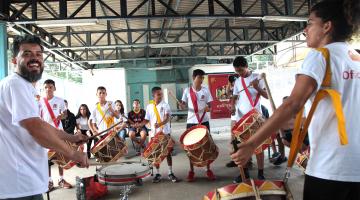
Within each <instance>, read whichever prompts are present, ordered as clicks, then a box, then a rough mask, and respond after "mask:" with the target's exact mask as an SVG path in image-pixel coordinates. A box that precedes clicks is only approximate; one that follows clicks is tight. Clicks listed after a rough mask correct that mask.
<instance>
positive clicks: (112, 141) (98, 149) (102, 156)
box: [91, 131, 127, 162]
mask: <svg viewBox="0 0 360 200" xmlns="http://www.w3.org/2000/svg"><path fill="white" fill-rule="evenodd" d="M91 153H92V154H94V156H95V157H96V158H97V159H98V161H99V162H114V161H116V160H118V159H119V158H120V157H121V156H123V155H125V154H127V146H126V144H125V143H124V142H123V141H122V140H121V139H120V138H119V137H118V136H117V134H116V132H114V131H111V132H109V133H108V134H106V135H105V136H104V137H103V138H101V140H99V141H98V142H97V143H96V144H95V145H94V147H93V148H91Z"/></svg>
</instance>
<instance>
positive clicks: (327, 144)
mask: <svg viewBox="0 0 360 200" xmlns="http://www.w3.org/2000/svg"><path fill="white" fill-rule="evenodd" d="M325 47H326V48H328V49H329V51H330V63H331V72H332V77H331V88H333V89H335V90H336V91H338V92H339V93H340V94H341V101H342V108H343V112H344V115H345V121H346V132H347V136H348V140H349V144H347V145H344V146H342V145H341V144H340V140H339V134H338V127H337V126H338V124H337V120H336V117H335V111H334V109H333V107H332V103H331V100H330V98H329V97H326V98H325V99H324V100H322V101H321V102H320V103H319V105H318V107H317V109H316V111H315V113H314V116H313V119H312V122H311V124H310V127H309V140H310V148H311V156H310V160H309V162H308V165H307V168H306V174H308V175H310V176H314V177H318V178H322V179H327V180H336V181H348V182H360V170H359V166H360V146H359V144H360V132H359V130H360V123H359V119H360V112H359V111H360V104H359V102H360V91H359V88H360V62H355V61H352V60H351V59H350V57H349V56H348V51H349V50H350V49H351V48H350V46H349V45H348V44H346V43H344V42H337V43H332V44H328V45H326V46H325ZM325 69H326V62H325V59H324V57H323V56H322V54H321V53H320V52H319V51H316V50H312V51H310V52H309V54H308V55H307V57H306V58H305V60H304V63H303V65H302V69H301V70H300V72H299V73H298V74H304V75H307V76H310V77H311V78H313V79H314V80H316V83H317V85H318V89H320V86H321V83H322V81H323V79H324V76H325ZM313 98H314V95H313V96H312V97H311V99H310V100H311V101H313Z"/></svg>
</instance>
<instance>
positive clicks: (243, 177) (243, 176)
mask: <svg viewBox="0 0 360 200" xmlns="http://www.w3.org/2000/svg"><path fill="white" fill-rule="evenodd" d="M231 144H232V145H233V149H234V153H235V152H236V151H237V150H238V149H239V148H238V146H237V144H236V140H233V141H231ZM239 169H240V176H241V180H242V181H243V182H244V181H245V180H246V176H245V172H244V168H243V167H242V166H239Z"/></svg>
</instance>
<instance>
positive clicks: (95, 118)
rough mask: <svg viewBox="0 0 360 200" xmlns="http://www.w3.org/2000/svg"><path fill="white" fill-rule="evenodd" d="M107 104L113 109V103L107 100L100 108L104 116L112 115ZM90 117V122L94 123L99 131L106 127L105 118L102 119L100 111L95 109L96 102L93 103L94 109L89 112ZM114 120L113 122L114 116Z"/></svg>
mask: <svg viewBox="0 0 360 200" xmlns="http://www.w3.org/2000/svg"><path fill="white" fill-rule="evenodd" d="M109 106H111V107H112V109H113V110H115V105H114V104H113V102H111V101H107V102H106V104H104V105H103V106H101V110H102V111H103V113H104V114H105V117H106V118H108V117H113V115H112V112H111V111H110V109H109ZM90 119H91V120H92V121H91V123H93V124H96V126H97V127H98V129H99V131H103V130H105V129H107V128H108V127H107V125H106V122H105V119H103V116H101V114H100V112H99V111H98V109H97V104H96V105H95V108H94V110H93V111H92V112H91V115H90ZM114 122H115V117H114Z"/></svg>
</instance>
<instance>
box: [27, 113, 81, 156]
mask: <svg viewBox="0 0 360 200" xmlns="http://www.w3.org/2000/svg"><path fill="white" fill-rule="evenodd" d="M20 125H21V126H22V127H23V128H25V129H26V130H28V131H29V133H30V134H31V136H33V138H34V139H35V141H36V142H37V143H38V144H40V145H41V146H43V147H45V148H47V149H53V150H55V151H56V152H59V153H62V154H64V155H65V156H67V157H70V156H71V155H72V154H73V153H74V152H73V150H71V149H70V148H69V147H68V145H67V144H66V143H65V142H64V140H62V139H61V137H60V134H61V133H62V132H63V131H60V130H58V129H56V128H54V127H52V126H51V125H50V124H48V123H46V122H44V121H42V120H41V119H40V118H30V119H25V120H23V121H21V122H20ZM68 135H69V134H68Z"/></svg>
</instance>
